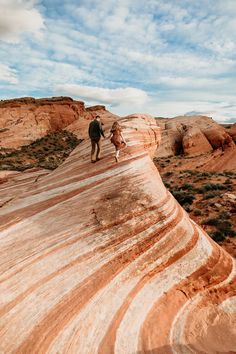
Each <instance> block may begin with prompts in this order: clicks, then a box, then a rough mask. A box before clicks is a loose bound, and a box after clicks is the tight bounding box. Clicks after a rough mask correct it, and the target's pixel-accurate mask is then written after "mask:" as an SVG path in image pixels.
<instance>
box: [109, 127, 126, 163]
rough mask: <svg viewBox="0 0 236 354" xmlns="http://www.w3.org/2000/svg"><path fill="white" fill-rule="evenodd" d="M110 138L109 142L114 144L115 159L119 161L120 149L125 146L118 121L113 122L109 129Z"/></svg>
mask: <svg viewBox="0 0 236 354" xmlns="http://www.w3.org/2000/svg"><path fill="white" fill-rule="evenodd" d="M108 138H109V139H111V143H112V144H114V146H115V149H116V153H115V160H116V162H119V154H120V150H121V149H123V148H125V147H126V146H127V144H126V141H125V138H124V136H123V134H122V129H121V126H120V124H119V123H118V122H114V123H113V125H112V127H111V130H110V135H109V137H108Z"/></svg>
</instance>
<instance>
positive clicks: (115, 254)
mask: <svg viewBox="0 0 236 354" xmlns="http://www.w3.org/2000/svg"><path fill="white" fill-rule="evenodd" d="M120 122H121V124H122V127H123V131H124V135H125V137H126V140H127V143H128V146H127V148H126V149H125V150H124V151H123V152H122V153H121V159H120V162H119V163H118V164H117V163H115V161H114V151H113V150H114V149H113V147H112V146H111V144H110V142H109V140H105V141H104V143H103V144H104V146H103V151H104V154H103V158H102V160H101V161H99V162H97V163H95V164H91V163H90V162H89V160H90V143H89V141H88V140H85V141H84V142H83V143H82V144H81V145H79V146H78V147H77V148H76V149H75V150H74V151H73V152H72V153H71V155H70V156H69V157H68V158H67V160H66V161H65V162H64V163H63V164H62V165H61V166H59V167H58V168H57V169H56V170H54V171H53V172H50V173H48V172H47V171H37V170H34V171H29V172H25V173H20V174H15V175H14V176H13V178H14V181H13V180H11V181H9V182H5V183H3V184H2V189H1V192H0V198H1V200H2V201H4V203H2V207H1V209H0V219H1V222H0V225H1V238H0V250H1V258H0V259H1V266H0V274H1V275H0V282H1V288H0V292H1V297H0V298H1V305H0V314H1V315H0V316H1V320H0V335H1V344H0V346H1V352H2V353H22V354H23V353H24V354H27V353H29V354H36V353H37V354H40V353H41V354H45V353H50V354H52V353H70V354H73V353H74V354H77V353H83V354H91V353H103V354H104V353H116V354H118V353H119V354H121V353H122V354H134V353H155V354H158V353H159V354H164V353H178V354H179V353H185V354H186V353H187V354H188V353H189V354H190V353H212V354H213V353H233V352H234V351H235V348H236V335H235V334H236V333H235V331H236V306H235V305H236V301H235V299H236V297H235V295H236V284H235V280H236V267H235V261H234V260H233V259H232V257H230V255H229V254H228V253H226V252H225V251H224V250H223V249H222V248H220V247H219V246H218V245H217V244H216V243H214V242H213V241H212V240H211V239H210V238H209V237H208V236H207V235H206V234H205V233H204V231H203V230H202V229H201V228H200V227H199V226H198V225H196V224H195V223H194V222H193V221H192V220H190V219H189V217H188V215H187V213H186V212H184V210H183V209H182V208H181V207H180V205H179V204H177V202H176V201H175V199H174V198H173V197H172V195H171V194H170V193H169V192H168V191H167V190H166V188H165V187H164V185H163V183H162V180H161V178H160V175H159V173H158V171H157V170H156V167H155V166H154V164H153V162H152V157H153V154H154V152H155V150H156V147H157V146H158V145H159V144H160V135H161V133H160V128H159V127H158V126H157V125H156V121H155V120H154V119H150V118H148V117H146V116H144V115H132V116H129V117H126V118H124V119H122V120H121V121H120ZM225 338H227V340H225Z"/></svg>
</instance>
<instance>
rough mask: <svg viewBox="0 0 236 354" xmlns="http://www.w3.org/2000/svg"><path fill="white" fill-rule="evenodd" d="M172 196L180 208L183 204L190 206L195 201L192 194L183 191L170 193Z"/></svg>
mask: <svg viewBox="0 0 236 354" xmlns="http://www.w3.org/2000/svg"><path fill="white" fill-rule="evenodd" d="M172 194H173V196H174V197H175V199H176V200H177V201H178V202H179V204H180V205H182V206H183V205H184V204H189V205H191V204H192V203H193V201H194V199H195V197H194V195H193V194H189V193H188V192H185V191H178V190H174V191H172Z"/></svg>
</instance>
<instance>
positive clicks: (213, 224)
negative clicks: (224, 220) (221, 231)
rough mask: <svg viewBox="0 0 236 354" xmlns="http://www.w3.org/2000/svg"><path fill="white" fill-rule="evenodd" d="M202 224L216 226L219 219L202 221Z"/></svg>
mask: <svg viewBox="0 0 236 354" xmlns="http://www.w3.org/2000/svg"><path fill="white" fill-rule="evenodd" d="M202 223H203V224H204V225H210V226H217V225H218V224H219V219H216V218H209V219H206V220H203V222H202Z"/></svg>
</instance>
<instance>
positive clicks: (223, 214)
mask: <svg viewBox="0 0 236 354" xmlns="http://www.w3.org/2000/svg"><path fill="white" fill-rule="evenodd" d="M219 217H220V219H230V213H228V212H227V211H222V212H220V214H219Z"/></svg>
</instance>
